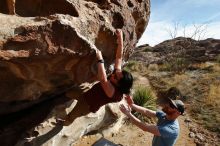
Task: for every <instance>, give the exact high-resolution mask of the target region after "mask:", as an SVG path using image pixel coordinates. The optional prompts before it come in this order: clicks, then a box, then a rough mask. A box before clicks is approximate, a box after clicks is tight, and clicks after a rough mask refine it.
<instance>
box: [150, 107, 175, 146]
mask: <svg viewBox="0 0 220 146" xmlns="http://www.w3.org/2000/svg"><path fill="white" fill-rule="evenodd" d="M156 116H157V118H158V122H157V127H158V130H159V132H160V136H154V138H153V141H152V146H173V145H174V144H175V142H176V139H177V137H178V135H179V122H178V120H177V119H176V120H167V119H166V114H165V113H164V112H162V111H157V112H156Z"/></svg>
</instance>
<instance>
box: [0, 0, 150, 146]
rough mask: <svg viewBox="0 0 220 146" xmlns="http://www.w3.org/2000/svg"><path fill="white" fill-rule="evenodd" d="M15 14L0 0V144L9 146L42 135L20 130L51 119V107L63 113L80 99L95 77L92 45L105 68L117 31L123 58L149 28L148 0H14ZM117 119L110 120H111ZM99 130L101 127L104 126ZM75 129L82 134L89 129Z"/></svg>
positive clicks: (112, 53)
mask: <svg viewBox="0 0 220 146" xmlns="http://www.w3.org/2000/svg"><path fill="white" fill-rule="evenodd" d="M15 12H16V15H9V9H8V6H7V0H2V1H0V26H1V27H0V87H1V88H0V118H1V121H2V124H1V127H0V141H1V142H2V143H3V145H14V144H16V143H17V142H18V139H20V138H21V137H23V138H25V137H26V138H27V137H30V136H35V137H38V136H40V135H44V134H45V133H46V132H48V131H47V130H45V131H44V130H43V131H44V132H42V133H40V134H39V132H34V131H29V134H27V135H28V136H27V135H26V136H25V135H24V133H25V131H28V130H30V129H31V128H32V130H33V129H34V127H35V126H39V124H40V123H42V122H43V121H48V120H49V119H50V118H52V117H53V118H54V119H57V117H56V116H57V115H56V114H54V113H53V112H52V111H53V109H54V108H55V107H57V106H58V105H60V104H62V106H64V107H63V108H62V110H63V109H66V108H68V107H69V105H72V104H68V105H67V104H66V102H68V101H69V100H70V99H71V100H70V101H69V102H71V103H74V102H76V101H75V100H74V98H75V97H76V96H79V95H80V93H81V92H78V91H79V90H81V89H82V85H84V84H85V83H94V82H95V81H96V80H97V78H96V74H97V68H96V57H95V49H94V48H95V47H94V46H96V47H97V48H98V49H100V50H101V52H102V54H103V57H104V59H105V66H106V68H107V71H109V70H108V68H109V67H110V65H111V64H112V63H113V62H114V56H115V49H116V47H117V43H116V39H117V37H116V35H115V30H116V29H122V31H123V36H124V54H123V55H124V60H127V59H128V58H129V56H130V55H131V53H132V51H133V49H134V47H135V45H136V43H137V41H138V39H139V38H140V37H141V35H142V33H143V32H144V30H145V28H146V26H147V24H148V20H149V15H150V2H149V0H129V1H127V0H56V1H53V0H17V1H16V2H15ZM70 90H71V92H73V93H74V94H71V96H69V97H68V98H67V97H66V96H65V94H66V92H67V91H70ZM74 91H75V92H74ZM60 98H61V99H60ZM104 111H105V108H104ZM104 111H103V113H105V112H104ZM59 112H60V113H62V114H61V115H62V116H64V115H65V114H67V113H68V112H63V111H59V110H57V111H56V113H59ZM62 116H61V117H62ZM58 117H59V116H58ZM104 117H105V116H104ZM119 117H120V116H119ZM119 117H118V118H119ZM118 118H113V119H114V120H113V123H114V122H115V121H116V119H118ZM55 121H56V120H55ZM104 121H105V120H104ZM48 123H49V122H47V124H48ZM55 123H56V122H55ZM110 123H111V122H110ZM49 125H50V124H49ZM97 125H99V126H96V127H102V125H106V123H105V124H103V122H100V123H99V124H97ZM43 127H44V126H43ZM74 127H75V126H74ZM84 127H87V126H86V124H85V126H84ZM42 129H44V128H42ZM45 129H46V128H45ZM95 129H96V128H93V130H95ZM60 130H61V129H60ZM77 132H79V133H83V134H85V133H88V132H89V130H87V132H82V131H80V130H78V131H77ZM36 133H38V134H36ZM72 135H78V137H79V136H81V135H82V134H76V133H74V134H72ZM8 137H10V139H7V138H8ZM69 137H71V135H69ZM51 138H52V137H51ZM75 139H77V136H76V137H75ZM47 140H49V139H47ZM73 141H74V140H72V141H71V142H73ZM44 142H46V141H44ZM33 143H34V142H32V143H29V144H33ZM56 143H58V142H56ZM69 144H70V143H69ZM21 145H22V144H21ZM51 145H52V144H51Z"/></svg>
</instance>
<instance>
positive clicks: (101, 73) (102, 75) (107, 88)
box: [96, 50, 115, 97]
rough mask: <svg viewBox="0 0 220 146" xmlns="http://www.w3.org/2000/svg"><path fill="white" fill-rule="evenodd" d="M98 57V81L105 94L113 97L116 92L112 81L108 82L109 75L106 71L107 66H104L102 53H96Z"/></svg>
mask: <svg viewBox="0 0 220 146" xmlns="http://www.w3.org/2000/svg"><path fill="white" fill-rule="evenodd" d="M96 57H97V60H98V62H97V63H98V79H99V81H100V83H101V86H102V88H103V90H104V92H105V94H106V95H107V96H108V97H112V96H113V94H114V92H115V88H114V86H113V85H112V84H111V82H110V81H108V79H107V75H106V71H105V66H104V60H103V57H102V52H101V51H99V50H97V51H96Z"/></svg>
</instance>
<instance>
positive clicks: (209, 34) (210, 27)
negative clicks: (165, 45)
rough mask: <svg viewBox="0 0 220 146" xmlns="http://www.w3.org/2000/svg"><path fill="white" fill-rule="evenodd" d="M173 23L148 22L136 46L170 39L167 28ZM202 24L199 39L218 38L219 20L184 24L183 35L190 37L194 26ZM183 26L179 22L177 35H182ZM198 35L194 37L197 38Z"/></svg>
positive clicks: (219, 34)
mask: <svg viewBox="0 0 220 146" xmlns="http://www.w3.org/2000/svg"><path fill="white" fill-rule="evenodd" d="M173 25H174V24H173V23H172V22H167V21H160V22H150V23H149V25H148V27H147V29H146V30H145V32H144V34H143V35H142V37H141V38H140V40H139V42H138V44H137V46H139V45H143V44H149V45H150V46H154V45H156V44H158V43H160V42H162V41H165V40H167V39H171V36H170V35H169V33H168V31H167V29H170V30H172V28H173V27H174V26H173ZM194 25H195V26H202V27H201V29H203V28H204V29H205V30H204V31H203V32H202V34H201V35H200V36H201V38H200V39H206V38H216V39H220V29H219V28H220V21H217V22H212V23H209V24H205V25H204V24H190V25H186V26H185V30H186V33H185V36H186V37H191V36H192V34H193V32H195V26H194ZM183 32H184V26H183V25H181V24H180V26H179V27H178V33H177V36H184V35H183ZM197 38H198V37H196V39H197Z"/></svg>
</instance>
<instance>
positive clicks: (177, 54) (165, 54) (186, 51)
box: [130, 37, 220, 65]
mask: <svg viewBox="0 0 220 146" xmlns="http://www.w3.org/2000/svg"><path fill="white" fill-rule="evenodd" d="M136 50H137V51H135V52H134V53H133V54H132V56H131V57H130V59H131V60H136V61H142V62H145V63H146V64H147V65H149V64H153V63H155V64H162V63H164V62H165V61H166V60H167V59H169V58H183V59H185V60H187V61H190V62H191V63H200V62H206V61H216V59H217V57H218V55H219V54H220V40H219V39H213V38H209V39H206V40H200V41H196V40H193V39H191V38H184V37H178V38H175V39H172V40H166V41H164V42H162V43H160V44H158V45H156V46H154V47H151V46H149V45H143V46H140V47H138V48H137V49H136Z"/></svg>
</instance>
